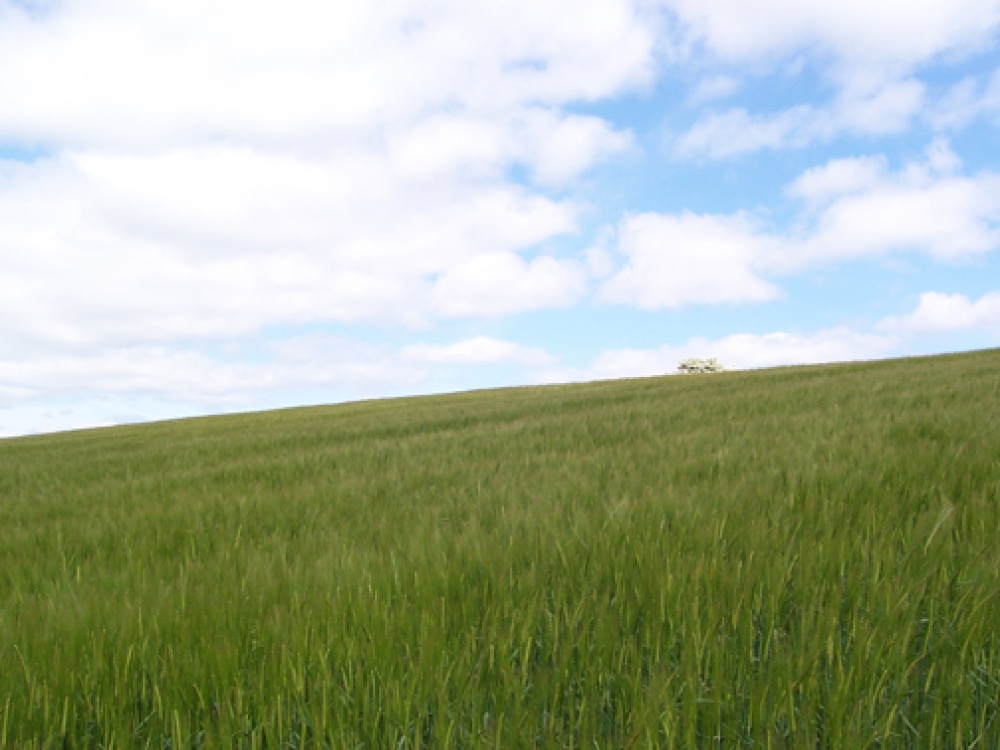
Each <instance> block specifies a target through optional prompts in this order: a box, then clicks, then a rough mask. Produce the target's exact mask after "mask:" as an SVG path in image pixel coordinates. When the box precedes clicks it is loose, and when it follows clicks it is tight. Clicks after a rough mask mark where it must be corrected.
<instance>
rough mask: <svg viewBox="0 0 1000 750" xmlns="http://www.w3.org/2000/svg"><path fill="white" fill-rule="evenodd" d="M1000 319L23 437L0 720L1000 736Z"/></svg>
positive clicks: (297, 739) (554, 737)
mask: <svg viewBox="0 0 1000 750" xmlns="http://www.w3.org/2000/svg"><path fill="white" fill-rule="evenodd" d="M998 542H1000V350H992V351H985V352H977V353H972V354H963V355H952V356H945V357H934V358H922V359H910V360H898V361H886V362H876V363H866V364H850V365H836V366H822V367H805V368H788V369H778V370H767V371H756V372H744V373H740V372H735V373H724V374H719V375H691V376H678V377H664V378H650V379H640V380H629V381H618V382H605V383H593V384H584V385H573V386H560V387H548V388H532V389H513V390H499V391H489V392H479V393H466V394H457V395H452V396H443V397H433V398H419V399H401V400H389V401H379V402H371V403H360V404H350V405H344V406H335V407H324V408H314V409H300V410H288V411H280V412H272V413H261V414H250V415H241V416H227V417H217V418H209V419H197V420H186V421H177V422H167V423H159V424H148V425H141V426H130V427H122V428H113V429H102V430H93V431H83V432H76V433H65V434H58V435H50V436H39V437H33V438H21V439H13V440H3V441H0V747H3V748H156V749H157V750H165V749H166V748H170V749H171V750H175V749H177V748H217V747H218V748H264V747H267V748H327V747H329V748H345V749H346V748H372V749H381V748H418V747H424V748H480V747H483V748H486V747H489V748H811V749H818V748H829V749H830V750H834V749H840V748H934V749H938V748H949V749H950V748H977V749H982V750H985V749H987V748H994V749H995V748H998V747H1000V715H998V714H1000V706H998V696H1000V543H998Z"/></svg>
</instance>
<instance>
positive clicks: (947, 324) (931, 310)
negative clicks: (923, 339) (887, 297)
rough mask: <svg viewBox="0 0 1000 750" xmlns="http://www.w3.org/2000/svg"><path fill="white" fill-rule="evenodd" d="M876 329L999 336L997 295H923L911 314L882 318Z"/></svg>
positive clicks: (930, 293)
mask: <svg viewBox="0 0 1000 750" xmlns="http://www.w3.org/2000/svg"><path fill="white" fill-rule="evenodd" d="M879 328H880V329H881V330H884V331H891V332H903V333H909V334H920V333H940V332H948V331H961V330H970V329H976V328H980V329H986V330H989V331H992V332H994V333H996V334H998V335H1000V292H989V293H988V294H984V295H983V296H982V297H980V298H979V299H978V300H970V299H969V298H968V297H966V296H965V295H964V294H942V293H941V292H926V293H924V294H922V295H920V303H919V304H918V305H917V307H916V309H915V310H914V311H913V312H911V313H909V314H907V315H902V316H893V317H890V318H886V319H885V320H883V321H882V322H881V323H880V324H879Z"/></svg>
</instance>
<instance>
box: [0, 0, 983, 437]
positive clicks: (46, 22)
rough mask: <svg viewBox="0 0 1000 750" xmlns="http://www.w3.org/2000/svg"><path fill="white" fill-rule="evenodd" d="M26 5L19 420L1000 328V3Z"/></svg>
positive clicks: (795, 354)
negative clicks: (372, 5) (802, 4)
mask: <svg viewBox="0 0 1000 750" xmlns="http://www.w3.org/2000/svg"><path fill="white" fill-rule="evenodd" d="M333 5H334V6H335V7H330V6H331V4H324V3H318V2H312V1H311V0H293V1H291V2H286V3H282V4H281V5H280V6H278V5H275V4H269V3H266V2H241V3H235V2H229V0H218V1H213V2H203V3H184V2H172V3H169V4H166V3H159V2H153V1H150V0H138V1H137V0H131V1H130V2H124V0H68V1H67V0H63V1H60V0H40V1H39V2H23V1H14V0H0V321H3V324H2V325H0V436H12V435H20V434H29V433H34V432H45V431H55V430H62V429H71V428H78V427H91V426H99V425H107V424H117V423H123V422H136V421H145V420H152V419H164V418H173V417H182V416H196V415H202V414H215V413H223V412H232V411H251V410H254V411H255V410H260V409H267V408H276V407H283V406H298V405H309V404H321V403H333V402H338V401H346V400H356V399H363V398H377V397H385V396H398V395H416V394H423V393H438V392H446V391H455V390H467V389H473V388H483V387H495V386H507V385H531V384H542V383H557V382H569V381H578V380H590V379H604V378H613V377H628V376H639V375H652V374H660V373H667V372H672V371H673V370H674V368H675V367H676V365H677V362H678V361H679V360H681V359H683V358H686V357H695V356H697V357H718V358H719V359H720V360H721V361H722V362H723V364H725V365H726V366H728V367H732V368H752V367H765V366H774V365H786V364H805V363H819V362H829V361H844V360H855V359H873V358H884V357H895V356H907V355H918V354H931V353H938V352H949V351H961V350H968V349H976V348H988V347H993V346H998V345H1000V269H998V261H997V257H996V256H997V249H998V248H1000V157H998V154H1000V148H998V145H1000V144H998V137H997V136H998V132H1000V130H998V126H1000V55H998V51H997V41H998V30H1000V0H958V1H955V0H950V1H946V0H925V1H923V2H918V3H907V4H905V5H904V4H903V3H901V2H895V0H892V1H887V2H882V3H880V4H879V5H878V7H876V8H872V7H871V6H870V5H869V4H863V3H861V2H858V1H856V0H850V1H849V2H844V1H843V0H841V2H836V3H834V2H828V1H824V2H816V3H811V4H809V5H808V6H807V7H801V5H800V4H798V3H795V2H793V1H792V0H754V1H753V2H737V0H716V1H715V2H709V3H705V2H695V1H694V0H592V1H591V0H585V1H584V2H574V3H570V2H567V1H566V0H552V1H551V2H549V3H546V4H545V5H544V6H539V4H537V3H532V2H528V1H527V0H489V1H487V0H477V2H475V3H460V2H455V1H452V0H434V1H433V2H419V3H414V2H401V1H398V2H396V1H394V2H387V3H383V4H379V6H378V7H377V8H372V7H369V6H370V4H365V3H361V2H341V3H337V4H333Z"/></svg>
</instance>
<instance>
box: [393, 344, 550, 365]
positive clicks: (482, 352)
mask: <svg viewBox="0 0 1000 750" xmlns="http://www.w3.org/2000/svg"><path fill="white" fill-rule="evenodd" d="M401 356H402V358H403V360H404V361H407V362H421V363H427V364H457V365H492V364H501V363H515V364H522V365H529V366H535V367H539V366H545V365H552V364H554V363H555V361H556V359H555V357H553V356H552V355H551V354H549V353H548V352H547V351H545V350H544V349H540V348H538V347H533V346H523V345H521V344H517V343H514V342H513V341H501V340H499V339H495V338H491V337H489V336H476V337H475V338H471V339H466V340H465V341H459V342H457V343H454V344H445V345H441V344H411V345H409V346H406V347H403V350H402V352H401Z"/></svg>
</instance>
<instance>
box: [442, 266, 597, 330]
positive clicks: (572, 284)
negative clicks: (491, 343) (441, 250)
mask: <svg viewBox="0 0 1000 750" xmlns="http://www.w3.org/2000/svg"><path fill="white" fill-rule="evenodd" d="M586 289H587V274H586V270H585V268H584V267H583V266H582V265H581V264H579V263H577V262H575V261H567V260H560V259H558V258H553V257H550V256H541V257H538V258H534V259H533V260H531V261H526V260H524V258H522V257H520V256H519V255H515V254H514V253H484V254H482V255H477V256H474V257H473V258H471V259H470V260H468V261H467V262H465V263H463V264H462V265H459V266H456V267H454V268H451V269H449V270H448V271H447V272H446V273H444V274H443V275H442V276H441V277H440V278H439V279H438V280H437V282H436V283H435V285H434V288H433V290H432V293H431V296H432V300H433V301H432V305H433V309H434V310H435V311H437V313H438V314H439V315H442V316H445V317H465V316H476V315H505V314H510V313H516V312H520V311H525V310H535V309H540V308H544V307H560V306H568V305H571V304H573V303H575V302H578V301H579V300H580V299H581V298H582V297H583V295H584V294H585V293H586Z"/></svg>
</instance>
